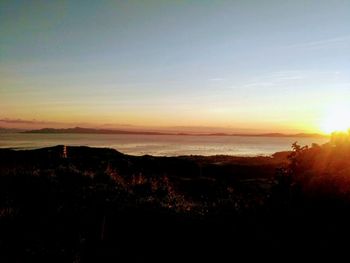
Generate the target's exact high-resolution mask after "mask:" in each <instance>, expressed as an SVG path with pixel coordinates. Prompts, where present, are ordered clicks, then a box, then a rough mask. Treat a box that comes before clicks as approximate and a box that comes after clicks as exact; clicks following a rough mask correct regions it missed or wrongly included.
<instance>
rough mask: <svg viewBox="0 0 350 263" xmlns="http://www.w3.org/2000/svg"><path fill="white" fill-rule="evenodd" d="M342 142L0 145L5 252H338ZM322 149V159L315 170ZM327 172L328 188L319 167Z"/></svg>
mask: <svg viewBox="0 0 350 263" xmlns="http://www.w3.org/2000/svg"><path fill="white" fill-rule="evenodd" d="M335 148H337V147H335ZM335 148H334V147H331V146H323V147H313V148H311V149H300V148H295V151H294V152H293V154H292V155H291V157H290V158H289V159H288V158H287V154H286V153H280V154H276V155H275V156H274V157H252V158H247V157H246V158H242V157H227V156H212V157H200V156H187V157H176V158H175V157H172V158H170V157H168V158H167V157H152V156H143V157H134V156H127V155H124V154H121V153H119V152H117V151H115V150H111V149H97V148H87V147H67V158H63V156H62V153H63V147H62V146H57V147H53V148H45V149H39V150H31V151H12V150H0V231H1V235H0V249H1V251H0V261H1V262H118V261H121V262H134V261H136V262H144V261H154V260H162V261H165V262H168V261H187V260H189V259H193V260H194V261H195V262H198V261H200V260H202V259H212V260H213V261H215V262H223V261H224V259H229V261H232V260H233V259H237V258H241V257H245V258H250V257H260V258H263V257H268V258H270V257H273V256H276V257H277V255H280V253H281V252H283V253H285V255H290V256H292V255H301V253H302V252H305V251H306V252H311V253H313V252H315V253H316V252H317V253H318V254H320V253H323V252H327V251H329V252H333V253H334V252H338V251H341V250H342V249H344V248H346V247H347V245H348V243H347V242H343V241H341V240H342V237H347V236H348V235H349V234H350V231H349V230H350V227H349V226H348V222H350V221H349V219H350V217H349V213H348V210H349V203H350V202H349V201H348V193H350V191H348V188H347V186H346V187H345V186H344V187H343V188H341V187H340V186H342V185H343V181H341V180H340V175H338V174H337V173H336V172H339V171H340V169H336V170H330V167H333V168H334V167H335V166H337V167H338V168H339V167H342V169H341V170H342V176H343V177H342V178H344V173H345V171H348V170H349V167H350V165H349V163H348V162H346V161H343V162H341V161H339V160H343V159H342V158H341V157H339V156H341V155H342V156H346V154H347V153H348V150H346V149H345V148H344V149H342V150H341V151H340V150H339V152H335V150H334V149H335ZM337 149H338V148H337ZM349 152H350V151H349ZM325 156H327V158H328V159H327V161H325V160H323V158H326V157H325ZM333 156H338V157H337V158H333ZM317 158H321V159H322V163H323V164H324V163H326V162H327V165H325V166H323V167H322V169H321V168H318V167H319V166H318V165H317V163H318V162H321V159H320V160H319V159H317ZM332 158H333V159H334V160H333V159H332ZM333 168H332V169H333ZM317 169H318V170H317ZM346 169H348V170H346ZM276 171H277V172H276ZM332 171H333V175H332V176H333V179H332V180H328V181H327V183H326V184H325V185H322V183H320V182H321V181H322V178H321V179H320V177H319V176H320V175H321V176H323V177H325V174H327V173H330V172H332ZM306 178H308V179H306ZM328 178H329V176H328V177H327V179H328ZM334 178H337V179H334ZM343 180H345V179H343ZM314 182H316V183H314ZM331 182H332V184H331ZM328 185H332V187H331V190H329V189H328V188H327V186H328ZM321 186H322V187H321ZM349 189H350V188H349ZM230 259H231V260H230ZM282 259H283V258H282ZM225 261H226V260H225Z"/></svg>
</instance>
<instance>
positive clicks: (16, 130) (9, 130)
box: [0, 127, 25, 133]
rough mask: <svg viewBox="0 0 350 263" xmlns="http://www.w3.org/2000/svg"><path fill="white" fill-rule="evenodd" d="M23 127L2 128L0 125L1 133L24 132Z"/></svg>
mask: <svg viewBox="0 0 350 263" xmlns="http://www.w3.org/2000/svg"><path fill="white" fill-rule="evenodd" d="M24 131H25V130H23V129H10V128H2V127H0V133H18V132H24Z"/></svg>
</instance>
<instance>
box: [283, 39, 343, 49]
mask: <svg viewBox="0 0 350 263" xmlns="http://www.w3.org/2000/svg"><path fill="white" fill-rule="evenodd" d="M344 44H345V45H346V46H347V47H350V36H343V37H335V38H328V39H321V40H317V41H311V42H304V43H296V44H292V45H288V46H285V47H284V48H287V49H289V48H304V49H322V48H332V47H339V46H341V45H344Z"/></svg>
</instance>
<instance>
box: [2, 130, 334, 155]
mask: <svg viewBox="0 0 350 263" xmlns="http://www.w3.org/2000/svg"><path fill="white" fill-rule="evenodd" d="M327 140H328V139H327V138H296V137H250V136H189V135H186V136H178V135H127V134H108V135H106V134H24V133H7V134H0V148H17V149H33V148H41V147H49V146H55V145H71V146H80V145H84V146H91V147H108V148H114V149H116V150H118V151H120V152H122V153H125V154H131V155H145V154H149V155H154V156H178V155H206V156H209V155H221V154H223V155H235V156H257V155H271V154H273V153H275V152H278V151H286V150H290V148H291V145H292V143H293V142H295V141H298V143H299V144H301V145H311V144H312V143H318V144H323V143H326V142H327Z"/></svg>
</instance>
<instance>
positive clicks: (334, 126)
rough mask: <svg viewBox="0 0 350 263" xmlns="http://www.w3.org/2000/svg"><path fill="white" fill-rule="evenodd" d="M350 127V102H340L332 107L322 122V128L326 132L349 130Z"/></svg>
mask: <svg viewBox="0 0 350 263" xmlns="http://www.w3.org/2000/svg"><path fill="white" fill-rule="evenodd" d="M349 128H350V103H349V104H341V103H340V104H338V105H333V106H332V107H330V108H329V109H328V110H327V111H326V112H325V116H324V118H323V120H322V123H321V130H322V131H323V132H325V133H332V132H335V131H348V129H349Z"/></svg>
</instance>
